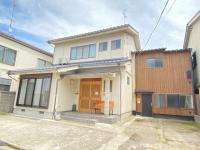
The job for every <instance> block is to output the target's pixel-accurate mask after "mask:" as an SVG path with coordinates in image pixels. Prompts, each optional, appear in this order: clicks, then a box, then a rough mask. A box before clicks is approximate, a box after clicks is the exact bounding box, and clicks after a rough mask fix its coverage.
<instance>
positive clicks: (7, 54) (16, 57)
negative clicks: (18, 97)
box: [0, 32, 52, 92]
mask: <svg viewBox="0 0 200 150" xmlns="http://www.w3.org/2000/svg"><path fill="white" fill-rule="evenodd" d="M45 63H46V64H45ZM51 63H52V54H51V53H48V52H46V51H44V50H41V49H39V48H36V47H34V46H32V45H29V44H27V43H25V42H23V41H20V40H18V39H16V38H14V37H12V36H9V35H7V34H5V33H2V32H0V91H11V92H16V90H17V88H18V81H16V80H15V78H12V77H10V76H8V74H7V71H8V70H15V69H23V68H24V69H25V68H36V67H41V66H44V65H50V64H51Z"/></svg>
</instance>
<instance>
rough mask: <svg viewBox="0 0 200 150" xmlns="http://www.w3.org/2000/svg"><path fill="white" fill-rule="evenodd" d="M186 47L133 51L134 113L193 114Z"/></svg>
mask: <svg viewBox="0 0 200 150" xmlns="http://www.w3.org/2000/svg"><path fill="white" fill-rule="evenodd" d="M190 53H191V51H190V49H182V50H166V49H165V48H160V49H152V50H146V51H142V52H136V53H133V56H134V57H135V64H136V66H135V71H136V75H135V77H136V91H135V93H136V97H137V98H136V112H137V114H141V115H143V116H156V115H165V116H166V115H167V116H168V115H170V116H181V117H182V116H184V117H185V116H187V117H189V118H191V117H193V115H194V106H193V105H194V95H193V77H192V63H191V54H190Z"/></svg>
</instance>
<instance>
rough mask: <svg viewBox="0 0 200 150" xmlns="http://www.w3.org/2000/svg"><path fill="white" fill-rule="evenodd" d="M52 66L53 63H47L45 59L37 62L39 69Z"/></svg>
mask: <svg viewBox="0 0 200 150" xmlns="http://www.w3.org/2000/svg"><path fill="white" fill-rule="evenodd" d="M49 66H51V63H50V62H48V61H46V60H43V59H40V58H39V59H38V61H37V67H49Z"/></svg>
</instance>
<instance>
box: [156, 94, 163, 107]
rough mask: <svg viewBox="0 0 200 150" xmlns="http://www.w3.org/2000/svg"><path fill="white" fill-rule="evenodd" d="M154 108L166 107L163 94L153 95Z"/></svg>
mask: <svg viewBox="0 0 200 150" xmlns="http://www.w3.org/2000/svg"><path fill="white" fill-rule="evenodd" d="M154 106H155V107H157V108H164V107H166V104H165V95H164V94H158V95H155V100H154Z"/></svg>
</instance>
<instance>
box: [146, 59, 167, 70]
mask: <svg viewBox="0 0 200 150" xmlns="http://www.w3.org/2000/svg"><path fill="white" fill-rule="evenodd" d="M149 60H153V66H150V65H148V61H149ZM157 60H159V61H160V62H162V63H161V65H159V66H157V65H156V63H158V62H156V61H157ZM162 67H163V58H162V57H159V58H146V59H145V68H162Z"/></svg>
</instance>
